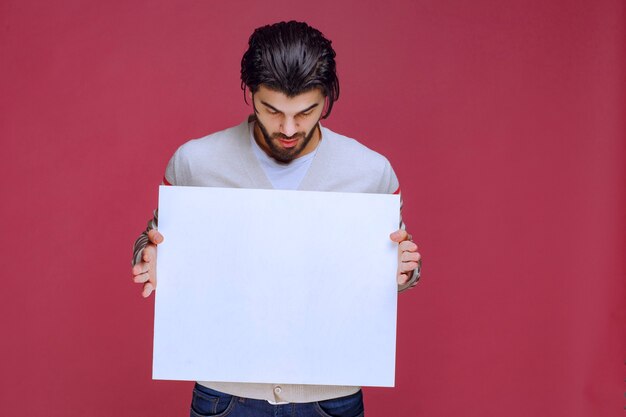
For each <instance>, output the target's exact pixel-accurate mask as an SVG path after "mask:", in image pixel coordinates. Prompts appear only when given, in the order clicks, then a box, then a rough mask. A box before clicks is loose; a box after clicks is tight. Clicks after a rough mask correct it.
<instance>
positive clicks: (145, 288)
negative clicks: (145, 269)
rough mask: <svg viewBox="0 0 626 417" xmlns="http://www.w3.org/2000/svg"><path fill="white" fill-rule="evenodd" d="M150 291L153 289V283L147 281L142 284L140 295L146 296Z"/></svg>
mask: <svg viewBox="0 0 626 417" xmlns="http://www.w3.org/2000/svg"><path fill="white" fill-rule="evenodd" d="M152 291H154V284H153V283H151V282H150V281H148V282H146V283H145V284H144V286H143V291H142V292H141V296H142V297H143V298H147V297H149V296H150V294H152Z"/></svg>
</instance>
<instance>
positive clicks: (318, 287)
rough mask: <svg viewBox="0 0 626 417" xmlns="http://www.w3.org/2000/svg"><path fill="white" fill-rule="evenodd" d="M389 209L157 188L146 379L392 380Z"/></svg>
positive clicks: (317, 196) (394, 216) (276, 194)
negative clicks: (158, 236) (158, 240)
mask: <svg viewBox="0 0 626 417" xmlns="http://www.w3.org/2000/svg"><path fill="white" fill-rule="evenodd" d="M399 207H400V201H399V197H398V196H397V195H386V194H360V193H334V192H313V191H283V190H256V189H230V188H204V187H172V186H161V188H160V193H159V231H160V232H161V233H162V234H163V236H164V238H165V239H164V242H163V243H162V244H160V245H159V248H158V263H157V265H158V266H157V277H158V281H157V282H158V285H157V290H156V302H155V323H154V358H153V360H154V362H153V378H154V379H172V380H198V381H223V382H260V383H283V384H290V383H293V384H320V385H356V386H393V385H394V371H395V343H396V310H397V308H396V307H397V284H396V269H397V262H398V258H397V244H395V243H393V242H392V241H391V240H390V239H389V234H390V233H391V232H393V231H394V230H396V229H397V228H398V223H399Z"/></svg>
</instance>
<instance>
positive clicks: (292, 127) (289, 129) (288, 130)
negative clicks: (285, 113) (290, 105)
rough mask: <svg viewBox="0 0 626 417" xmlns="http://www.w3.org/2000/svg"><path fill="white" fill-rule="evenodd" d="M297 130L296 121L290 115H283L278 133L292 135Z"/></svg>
mask: <svg viewBox="0 0 626 417" xmlns="http://www.w3.org/2000/svg"><path fill="white" fill-rule="evenodd" d="M297 131H298V125H297V124H296V121H295V120H294V119H293V118H291V117H285V119H284V120H283V122H282V124H281V125H280V133H282V134H283V135H285V136H293V135H294V134H295V133H296V132H297Z"/></svg>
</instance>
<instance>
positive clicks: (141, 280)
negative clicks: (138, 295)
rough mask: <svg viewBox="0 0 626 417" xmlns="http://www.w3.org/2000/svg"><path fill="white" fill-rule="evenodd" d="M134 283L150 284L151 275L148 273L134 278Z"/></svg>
mask: <svg viewBox="0 0 626 417" xmlns="http://www.w3.org/2000/svg"><path fill="white" fill-rule="evenodd" d="M133 281H134V282H135V283H137V284H143V283H144V282H148V281H150V274H149V273H147V272H146V273H145V274H139V275H135V276H134V277H133Z"/></svg>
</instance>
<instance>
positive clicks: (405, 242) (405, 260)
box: [389, 229, 422, 285]
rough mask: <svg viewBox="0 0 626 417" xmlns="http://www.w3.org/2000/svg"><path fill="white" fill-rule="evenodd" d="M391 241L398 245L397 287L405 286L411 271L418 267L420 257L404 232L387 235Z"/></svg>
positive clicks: (399, 230)
mask: <svg viewBox="0 0 626 417" xmlns="http://www.w3.org/2000/svg"><path fill="white" fill-rule="evenodd" d="M389 237H390V238H391V240H392V241H394V242H396V243H398V275H397V277H396V278H397V280H398V285H403V284H406V283H407V282H408V281H409V279H411V275H413V270H415V268H417V267H418V263H419V261H420V259H422V256H421V255H420V254H419V252H417V245H416V244H415V243H413V242H412V241H411V237H410V235H409V234H408V233H407V231H406V230H402V229H398V230H396V231H395V232H393V233H392V234H390V235H389Z"/></svg>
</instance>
